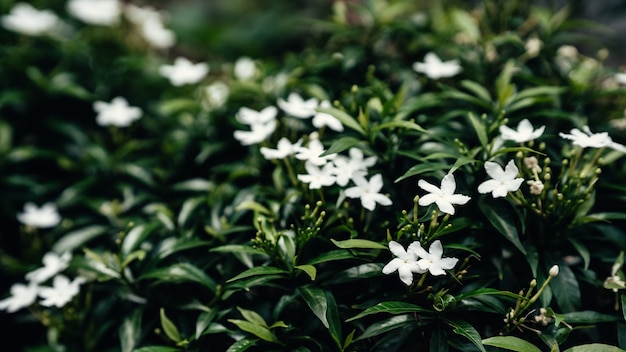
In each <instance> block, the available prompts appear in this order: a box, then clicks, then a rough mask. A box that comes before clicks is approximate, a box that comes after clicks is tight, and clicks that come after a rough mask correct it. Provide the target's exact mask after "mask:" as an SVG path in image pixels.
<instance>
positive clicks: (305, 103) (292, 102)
mask: <svg viewBox="0 0 626 352" xmlns="http://www.w3.org/2000/svg"><path fill="white" fill-rule="evenodd" d="M277 104H278V107H280V108H281V109H282V110H283V111H284V112H285V113H287V115H290V116H293V117H297V118H300V119H306V118H309V117H311V116H313V115H315V113H316V111H315V109H316V108H317V105H318V101H317V99H315V98H311V99H308V100H304V99H303V98H302V97H301V96H300V94H298V93H290V94H289V96H288V97H287V100H284V99H282V98H279V99H278V102H277Z"/></svg>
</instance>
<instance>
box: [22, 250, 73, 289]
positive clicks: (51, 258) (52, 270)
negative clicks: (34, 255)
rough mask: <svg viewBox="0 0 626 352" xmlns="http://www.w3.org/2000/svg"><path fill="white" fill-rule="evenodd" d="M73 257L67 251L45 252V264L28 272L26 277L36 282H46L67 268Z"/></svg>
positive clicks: (43, 259) (43, 260)
mask: <svg viewBox="0 0 626 352" xmlns="http://www.w3.org/2000/svg"><path fill="white" fill-rule="evenodd" d="M71 259H72V254H71V253H69V252H65V253H63V254H62V255H58V254H57V253H54V252H48V253H46V254H44V256H43V258H42V262H43V265H44V266H42V267H41V268H38V269H35V270H33V271H31V272H28V273H26V279H27V280H29V281H30V282H35V283H40V282H44V281H46V280H48V279H50V278H51V277H53V276H54V275H56V274H58V273H60V272H62V271H63V270H65V269H66V268H67V267H68V265H69V263H70V260H71Z"/></svg>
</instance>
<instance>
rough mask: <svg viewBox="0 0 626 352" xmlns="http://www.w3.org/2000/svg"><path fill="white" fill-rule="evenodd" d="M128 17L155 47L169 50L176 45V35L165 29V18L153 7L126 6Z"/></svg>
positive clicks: (125, 11)
mask: <svg viewBox="0 0 626 352" xmlns="http://www.w3.org/2000/svg"><path fill="white" fill-rule="evenodd" d="M124 13H125V15H126V17H127V18H128V19H129V20H130V21H131V22H133V23H134V24H135V25H136V26H137V27H139V29H140V32H141V34H142V36H143V37H144V39H145V40H146V41H147V42H148V43H149V44H151V45H152V46H154V47H157V48H160V49H167V48H170V47H172V46H173V45H174V44H175V43H176V35H175V34H174V32H172V31H171V30H169V29H167V28H165V26H164V24H163V16H162V15H161V13H160V12H159V11H156V10H155V9H153V8H151V7H139V6H136V5H133V4H126V6H124Z"/></svg>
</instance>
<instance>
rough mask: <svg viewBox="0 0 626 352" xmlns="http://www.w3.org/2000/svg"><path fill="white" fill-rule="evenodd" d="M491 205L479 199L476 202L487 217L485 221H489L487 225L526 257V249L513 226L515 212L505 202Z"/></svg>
mask: <svg viewBox="0 0 626 352" xmlns="http://www.w3.org/2000/svg"><path fill="white" fill-rule="evenodd" d="M493 203H494V204H492V202H487V201H485V200H484V199H481V200H480V201H479V202H478V206H479V208H480V210H481V211H482V212H483V214H485V216H486V217H487V220H489V223H491V225H492V226H493V227H494V228H495V229H496V230H498V232H499V233H500V234H502V235H503V236H504V237H505V238H506V239H507V240H509V241H511V243H513V244H514V245H515V247H517V249H519V251H520V252H522V254H524V255H526V248H524V245H523V244H522V242H520V240H519V235H518V232H517V227H516V226H515V223H516V221H515V220H516V219H515V211H514V210H513V209H512V208H511V205H510V204H509V203H507V202H493Z"/></svg>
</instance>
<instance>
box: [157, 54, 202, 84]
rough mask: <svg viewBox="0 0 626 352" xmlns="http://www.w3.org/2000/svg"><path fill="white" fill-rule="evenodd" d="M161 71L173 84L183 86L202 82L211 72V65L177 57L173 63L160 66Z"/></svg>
mask: <svg viewBox="0 0 626 352" xmlns="http://www.w3.org/2000/svg"><path fill="white" fill-rule="evenodd" d="M159 73H160V74H161V76H163V77H166V78H167V79H169V80H170V83H171V84H172V85H174V86H182V85H185V84H194V83H198V82H200V81H201V80H202V79H203V78H204V77H205V76H206V75H207V74H208V73H209V65H208V64H207V63H205V62H200V63H197V64H194V63H192V62H191V61H189V60H188V59H187V58H184V57H177V58H176V60H174V64H173V65H162V66H161V67H159Z"/></svg>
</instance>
